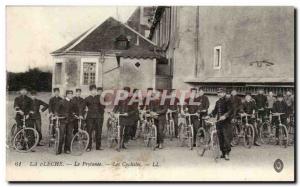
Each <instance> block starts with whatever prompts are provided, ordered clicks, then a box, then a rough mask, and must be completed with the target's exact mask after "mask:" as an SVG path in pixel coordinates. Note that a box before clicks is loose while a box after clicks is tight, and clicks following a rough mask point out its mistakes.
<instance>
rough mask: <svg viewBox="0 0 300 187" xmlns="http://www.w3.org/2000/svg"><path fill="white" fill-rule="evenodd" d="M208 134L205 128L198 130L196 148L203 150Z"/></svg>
mask: <svg viewBox="0 0 300 187" xmlns="http://www.w3.org/2000/svg"><path fill="white" fill-rule="evenodd" d="M206 140H207V133H206V132H205V130H204V128H203V127H200V128H199V129H198V132H197V134H196V147H200V148H203V147H204V146H205V145H206Z"/></svg>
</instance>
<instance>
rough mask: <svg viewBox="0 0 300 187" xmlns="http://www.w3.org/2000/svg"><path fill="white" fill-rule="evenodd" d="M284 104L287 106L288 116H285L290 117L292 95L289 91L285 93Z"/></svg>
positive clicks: (292, 111) (292, 109)
mask: <svg viewBox="0 0 300 187" xmlns="http://www.w3.org/2000/svg"><path fill="white" fill-rule="evenodd" d="M284 102H285V103H286V104H287V106H288V114H287V115H291V114H293V113H294V105H295V103H294V96H293V95H292V92H291V91H289V90H288V91H287V92H286V95H285V97H284Z"/></svg>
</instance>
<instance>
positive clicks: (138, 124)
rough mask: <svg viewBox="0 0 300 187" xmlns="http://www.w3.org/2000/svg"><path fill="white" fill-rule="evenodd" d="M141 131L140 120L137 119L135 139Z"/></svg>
mask: <svg viewBox="0 0 300 187" xmlns="http://www.w3.org/2000/svg"><path fill="white" fill-rule="evenodd" d="M141 133H142V127H141V122H140V120H138V122H137V127H136V131H135V136H134V138H135V139H137V138H139V137H140V136H141Z"/></svg>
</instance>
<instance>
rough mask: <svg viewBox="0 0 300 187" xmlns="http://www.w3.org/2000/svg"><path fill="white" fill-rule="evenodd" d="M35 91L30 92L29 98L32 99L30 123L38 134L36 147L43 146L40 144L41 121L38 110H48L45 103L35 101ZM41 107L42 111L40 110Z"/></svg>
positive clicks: (38, 100)
mask: <svg viewBox="0 0 300 187" xmlns="http://www.w3.org/2000/svg"><path fill="white" fill-rule="evenodd" d="M36 95H37V93H36V91H34V90H33V91H31V98H32V104H33V114H32V122H33V124H34V125H35V128H36V130H37V131H38V133H39V141H38V142H39V143H38V145H37V146H43V145H42V144H41V140H42V137H43V136H42V119H41V113H40V110H41V111H42V112H44V111H46V110H47V109H48V104H47V103H45V102H44V101H42V100H40V99H37V98H36ZM41 106H42V109H41Z"/></svg>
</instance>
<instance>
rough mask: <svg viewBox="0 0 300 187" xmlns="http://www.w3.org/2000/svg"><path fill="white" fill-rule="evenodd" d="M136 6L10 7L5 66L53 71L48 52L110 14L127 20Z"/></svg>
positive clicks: (64, 43)
mask: <svg viewBox="0 0 300 187" xmlns="http://www.w3.org/2000/svg"><path fill="white" fill-rule="evenodd" d="M135 8H136V7H134V6H128V7H125V6H122V7H109V6H92V7H89V6H83V7H80V6H70V7H67V6H65V7H63V6H62V7H55V6H48V7H33V6H27V7H22V6H8V7H7V8H6V69H7V71H10V72H23V71H26V70H28V68H29V67H30V68H34V67H39V68H41V69H43V70H51V69H52V57H51V55H50V54H49V53H51V52H53V51H55V50H56V49H58V48H60V47H62V46H64V45H66V44H67V43H68V42H70V41H71V40H73V39H74V38H76V37H77V36H79V35H80V34H82V33H83V32H85V31H86V30H88V29H89V28H91V27H93V26H95V25H98V24H99V23H102V22H103V21H105V20H106V19H107V18H108V17H110V16H112V17H114V18H116V19H119V20H120V21H122V22H125V21H126V20H127V19H128V18H129V16H130V15H131V14H132V13H133V11H134V10H135ZM117 12H118V14H117ZM117 15H118V16H117Z"/></svg>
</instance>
